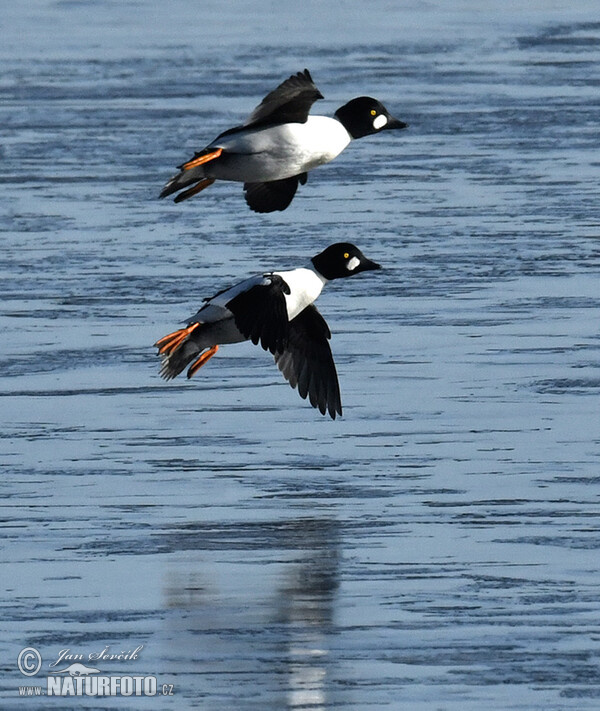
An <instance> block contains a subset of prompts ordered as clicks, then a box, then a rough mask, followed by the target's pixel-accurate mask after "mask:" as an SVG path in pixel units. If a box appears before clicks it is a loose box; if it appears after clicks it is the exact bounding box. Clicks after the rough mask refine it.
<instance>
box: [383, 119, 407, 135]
mask: <svg viewBox="0 0 600 711" xmlns="http://www.w3.org/2000/svg"><path fill="white" fill-rule="evenodd" d="M383 128H384V129H385V130H386V131H389V130H392V129H394V128H408V124H407V123H404V121H400V119H397V118H394V117H393V116H390V117H389V119H388V122H387V123H386V124H385V126H384V127H383Z"/></svg>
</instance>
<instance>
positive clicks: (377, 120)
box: [373, 114, 387, 131]
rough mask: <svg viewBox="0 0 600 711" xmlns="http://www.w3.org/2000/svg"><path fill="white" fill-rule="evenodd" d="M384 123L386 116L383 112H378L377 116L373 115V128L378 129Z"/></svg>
mask: <svg viewBox="0 0 600 711" xmlns="http://www.w3.org/2000/svg"><path fill="white" fill-rule="evenodd" d="M386 123H387V117H386V116H384V115H383V114H379V116H375V118H374V119H373V128H374V129H375V130H376V131H379V129H380V128H383V127H384V126H385V124H386Z"/></svg>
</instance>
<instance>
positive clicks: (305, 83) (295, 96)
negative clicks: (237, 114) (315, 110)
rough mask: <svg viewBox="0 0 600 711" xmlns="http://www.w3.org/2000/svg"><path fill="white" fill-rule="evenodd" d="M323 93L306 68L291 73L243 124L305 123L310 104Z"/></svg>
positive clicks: (320, 97) (321, 96)
mask: <svg viewBox="0 0 600 711" xmlns="http://www.w3.org/2000/svg"><path fill="white" fill-rule="evenodd" d="M322 98H323V94H321V92H320V91H319V90H318V89H317V87H316V86H315V85H314V83H313V80H312V77H311V75H310V72H309V71H308V69H305V70H304V71H303V72H298V73H297V74H292V76H291V77H290V78H289V79H286V80H285V81H284V82H282V83H281V84H280V85H279V86H278V87H277V88H276V89H273V91H272V92H271V93H270V94H267V95H266V96H265V98H264V99H263V100H262V101H261V102H260V104H259V105H258V106H257V107H256V108H255V109H254V111H253V112H252V113H251V114H250V116H249V118H248V120H247V121H246V123H245V124H244V125H245V126H254V125H256V124H263V123H305V122H306V119H307V118H308V112H309V111H310V108H311V106H312V105H313V104H314V103H315V101H317V99H322Z"/></svg>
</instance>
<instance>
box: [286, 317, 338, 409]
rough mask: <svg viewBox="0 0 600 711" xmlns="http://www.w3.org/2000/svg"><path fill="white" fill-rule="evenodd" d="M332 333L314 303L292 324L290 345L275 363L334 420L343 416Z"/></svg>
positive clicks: (311, 401)
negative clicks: (331, 346) (331, 342)
mask: <svg viewBox="0 0 600 711" xmlns="http://www.w3.org/2000/svg"><path fill="white" fill-rule="evenodd" d="M330 338H331V331H330V330H329V326H328V325H327V322H326V321H325V319H324V318H323V317H322V316H321V314H320V313H319V311H318V310H317V308H316V307H315V306H313V305H312V304H311V305H310V306H307V307H306V308H305V309H304V310H303V311H301V312H300V313H299V314H298V316H296V318H294V319H292V321H290V324H289V332H288V339H287V344H285V346H284V347H283V348H281V349H277V351H276V352H275V354H274V356H275V362H276V363H277V367H278V368H279V370H280V371H281V372H282V374H283V377H284V378H285V379H286V380H287V381H288V382H289V384H290V385H291V386H292V387H293V388H296V387H297V388H298V393H299V395H300V397H302V398H306V397H308V399H309V401H310V404H311V405H312V406H313V407H316V408H318V409H319V411H320V412H321V414H323V415H324V414H325V413H326V412H329V415H330V417H331V418H332V419H334V420H335V417H336V415H341V414H342V400H341V395H340V386H339V382H338V377H337V371H336V369H335V363H334V361H333V355H332V353H331V348H330V346H329V339H330Z"/></svg>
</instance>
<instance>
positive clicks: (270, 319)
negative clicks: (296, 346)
mask: <svg viewBox="0 0 600 711" xmlns="http://www.w3.org/2000/svg"><path fill="white" fill-rule="evenodd" d="M289 293H290V288H289V286H288V285H287V284H286V283H285V281H284V280H283V279H282V277H280V276H279V275H278V274H265V275H264V278H263V281H262V282H261V283H260V284H256V285H255V286H252V287H251V288H250V289H248V290H247V291H243V292H242V293H241V294H238V295H237V296H235V297H234V298H233V299H231V300H230V301H228V302H227V303H226V304H225V306H226V308H228V309H229V311H231V313H232V314H233V318H234V321H235V325H236V326H237V328H238V329H239V331H240V333H242V335H243V336H245V337H246V338H249V339H250V340H251V341H252V343H254V344H255V345H257V344H258V343H260V345H261V346H262V347H263V348H264V349H265V350H266V351H271V353H273V354H275V353H277V352H278V351H281V350H283V349H284V348H285V347H286V344H287V339H288V331H289V321H288V315H287V308H286V304H285V294H289Z"/></svg>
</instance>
